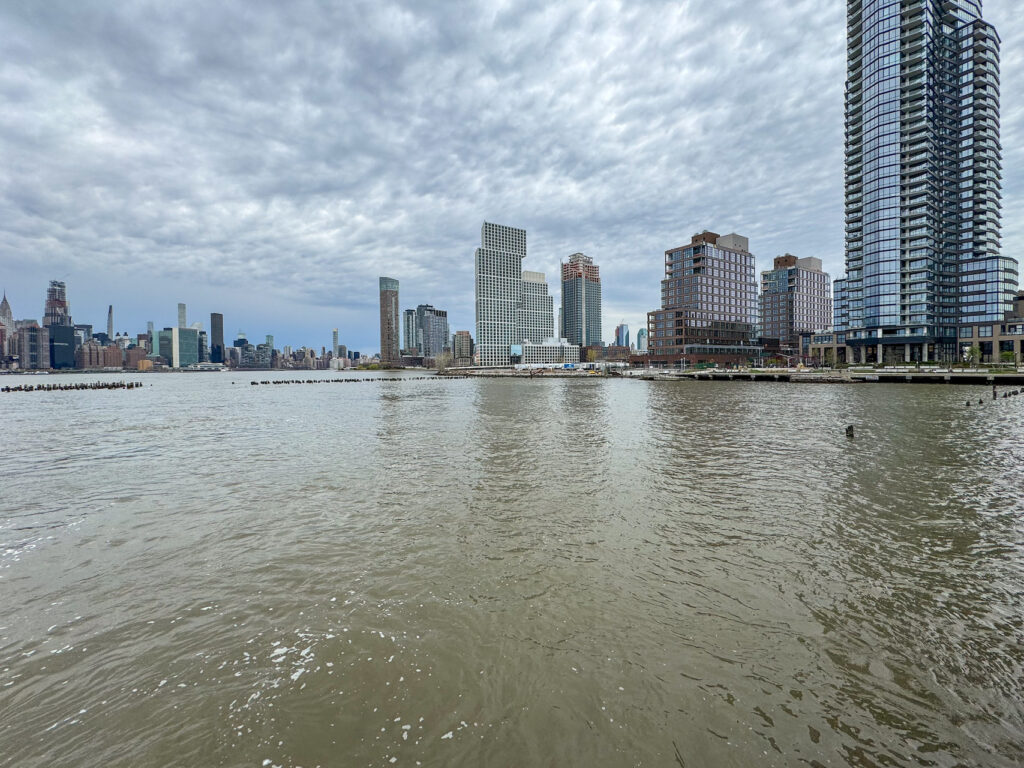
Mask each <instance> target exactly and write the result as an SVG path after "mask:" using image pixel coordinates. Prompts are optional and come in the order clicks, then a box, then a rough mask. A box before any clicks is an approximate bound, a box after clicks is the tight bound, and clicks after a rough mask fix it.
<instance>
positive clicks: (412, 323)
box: [402, 309, 421, 355]
mask: <svg viewBox="0 0 1024 768" xmlns="http://www.w3.org/2000/svg"><path fill="white" fill-rule="evenodd" d="M402 331H403V335H402V338H403V339H405V345H404V346H403V347H402V349H403V350H404V354H406V355H418V354H419V351H420V344H421V341H420V338H419V327H418V325H417V323H416V310H415V309H407V310H405V313H404V314H403V315H402Z"/></svg>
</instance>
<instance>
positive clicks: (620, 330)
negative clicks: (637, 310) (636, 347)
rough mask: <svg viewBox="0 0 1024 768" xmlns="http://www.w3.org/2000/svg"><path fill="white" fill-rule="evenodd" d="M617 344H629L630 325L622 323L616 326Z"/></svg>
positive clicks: (620, 345)
mask: <svg viewBox="0 0 1024 768" xmlns="http://www.w3.org/2000/svg"><path fill="white" fill-rule="evenodd" d="M615 346H617V347H628V346H629V326H628V325H626V324H625V323H620V324H619V325H616V326H615Z"/></svg>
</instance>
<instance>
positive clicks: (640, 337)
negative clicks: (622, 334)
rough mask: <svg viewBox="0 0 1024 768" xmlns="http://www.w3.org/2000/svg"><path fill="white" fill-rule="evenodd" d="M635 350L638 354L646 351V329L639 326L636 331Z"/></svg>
mask: <svg viewBox="0 0 1024 768" xmlns="http://www.w3.org/2000/svg"><path fill="white" fill-rule="evenodd" d="M636 351H637V353H638V354H644V353H646V352H647V329H646V328H641V329H640V330H638V331H637V332H636Z"/></svg>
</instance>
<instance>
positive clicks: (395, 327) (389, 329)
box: [380, 277, 402, 365]
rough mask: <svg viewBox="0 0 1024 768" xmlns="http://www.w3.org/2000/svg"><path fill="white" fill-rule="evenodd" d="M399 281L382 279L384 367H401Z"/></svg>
mask: <svg viewBox="0 0 1024 768" xmlns="http://www.w3.org/2000/svg"><path fill="white" fill-rule="evenodd" d="M399 332H400V331H399V312H398V281H397V280H395V279H394V278H390V277H382V278H380V361H381V362H382V363H383V364H384V365H401V363H402V355H401V344H400V339H399Z"/></svg>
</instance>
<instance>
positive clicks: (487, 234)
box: [474, 222, 526, 366]
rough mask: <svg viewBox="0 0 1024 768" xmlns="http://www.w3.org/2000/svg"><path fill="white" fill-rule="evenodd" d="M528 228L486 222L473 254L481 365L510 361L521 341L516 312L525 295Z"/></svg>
mask: <svg viewBox="0 0 1024 768" xmlns="http://www.w3.org/2000/svg"><path fill="white" fill-rule="evenodd" d="M524 258H526V230H524V229H517V228H515V227H506V226H503V225H501V224H492V223H490V222H484V224H483V226H482V227H481V230H480V247H479V248H477V249H476V251H475V254H474V280H475V287H476V291H475V293H476V344H477V349H478V351H479V354H480V365H483V366H507V365H510V364H511V348H512V345H514V344H518V343H519V339H517V336H518V327H517V323H516V320H517V318H516V312H517V310H518V309H519V303H520V300H521V296H522V282H523V281H522V273H523V259H524Z"/></svg>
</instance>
